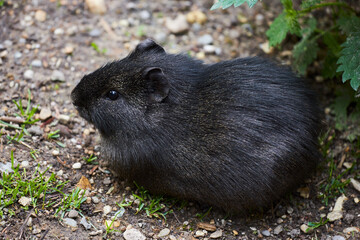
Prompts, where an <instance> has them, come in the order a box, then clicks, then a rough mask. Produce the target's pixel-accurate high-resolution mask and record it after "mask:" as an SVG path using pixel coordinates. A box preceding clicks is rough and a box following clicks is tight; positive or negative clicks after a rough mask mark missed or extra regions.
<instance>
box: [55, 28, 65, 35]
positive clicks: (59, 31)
mask: <svg viewBox="0 0 360 240" xmlns="http://www.w3.org/2000/svg"><path fill="white" fill-rule="evenodd" d="M54 34H55V35H63V34H64V29H62V28H56V29H55V30H54Z"/></svg>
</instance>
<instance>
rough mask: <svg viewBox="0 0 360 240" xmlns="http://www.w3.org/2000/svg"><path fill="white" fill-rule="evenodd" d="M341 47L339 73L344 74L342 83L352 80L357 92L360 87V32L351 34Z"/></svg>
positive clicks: (338, 62) (351, 82)
mask: <svg viewBox="0 0 360 240" xmlns="http://www.w3.org/2000/svg"><path fill="white" fill-rule="evenodd" d="M341 46H342V47H343V49H342V50H341V52H340V54H341V56H340V58H339V60H338V61H337V64H339V65H340V66H339V67H338V68H337V72H343V74H342V81H343V82H346V81H347V80H350V85H351V87H352V88H353V89H354V90H355V91H356V90H357V89H358V88H359V86H360V31H358V32H353V33H350V35H349V36H348V37H347V38H346V41H345V42H344V43H343V44H342V45H341Z"/></svg>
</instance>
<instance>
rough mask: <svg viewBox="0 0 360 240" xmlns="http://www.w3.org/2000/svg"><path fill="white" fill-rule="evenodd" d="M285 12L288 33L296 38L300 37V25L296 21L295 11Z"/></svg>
mask: <svg viewBox="0 0 360 240" xmlns="http://www.w3.org/2000/svg"><path fill="white" fill-rule="evenodd" d="M285 12H286V16H285V19H286V25H287V27H288V29H289V32H290V33H291V34H295V35H297V36H300V29H301V28H300V24H299V22H298V19H297V13H296V11H295V10H285Z"/></svg>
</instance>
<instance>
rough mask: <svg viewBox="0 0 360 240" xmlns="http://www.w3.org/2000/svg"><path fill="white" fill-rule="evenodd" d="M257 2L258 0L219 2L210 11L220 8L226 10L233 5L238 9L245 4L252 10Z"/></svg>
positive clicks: (222, 0)
mask: <svg viewBox="0 0 360 240" xmlns="http://www.w3.org/2000/svg"><path fill="white" fill-rule="evenodd" d="M257 1H258V0H219V1H218V2H216V3H215V4H214V5H213V6H212V7H211V9H210V10H215V9H218V8H222V9H226V8H228V7H231V6H232V5H234V7H238V6H240V5H242V4H243V3H245V2H246V3H247V4H248V5H249V7H250V8H252V7H253V6H254V5H255V4H256V3H257Z"/></svg>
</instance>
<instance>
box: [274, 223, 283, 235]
mask: <svg viewBox="0 0 360 240" xmlns="http://www.w3.org/2000/svg"><path fill="white" fill-rule="evenodd" d="M282 231H283V226H282V225H278V226H277V227H276V228H275V229H274V234H275V235H278V234H279V233H281V232H282Z"/></svg>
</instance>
